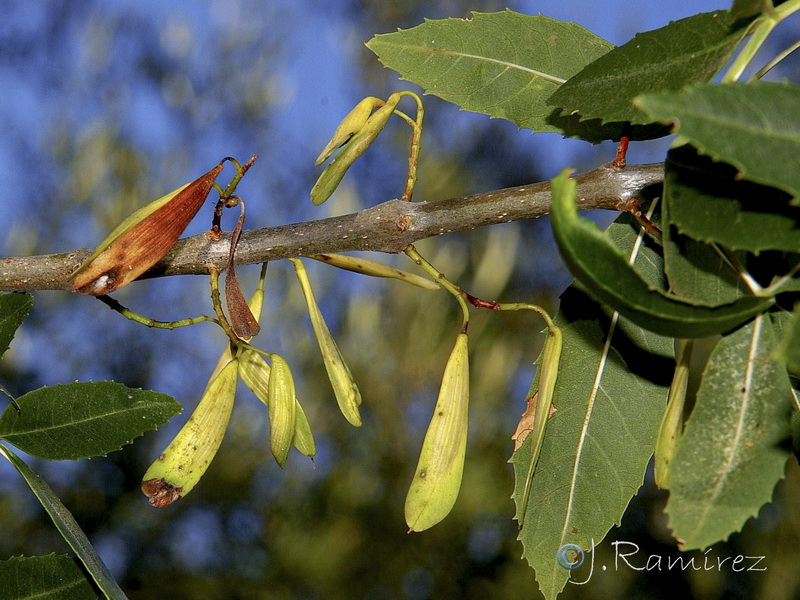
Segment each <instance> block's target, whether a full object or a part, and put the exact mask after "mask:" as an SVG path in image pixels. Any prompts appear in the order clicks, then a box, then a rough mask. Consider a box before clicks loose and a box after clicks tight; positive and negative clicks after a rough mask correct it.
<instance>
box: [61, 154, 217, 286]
mask: <svg viewBox="0 0 800 600" xmlns="http://www.w3.org/2000/svg"><path fill="white" fill-rule="evenodd" d="M220 171H222V164H221V163H220V164H219V165H217V166H216V167H214V168H213V169H211V170H210V171H209V172H208V173H206V174H205V175H203V176H201V177H198V178H197V179H196V180H194V181H193V182H192V183H188V184H186V185H184V186H182V187H180V188H178V189H177V190H175V191H173V192H170V193H169V194H167V195H166V196H163V197H161V198H159V199H158V200H155V201H154V202H151V203H150V204H148V205H147V206H145V207H143V208H140V209H139V210H137V211H136V212H134V213H133V214H132V215H131V216H129V217H128V218H127V219H125V220H124V221H123V222H122V223H120V224H119V225H118V226H117V227H116V228H115V229H114V230H113V231H112V232H111V233H110V234H108V236H106V238H105V239H104V240H103V241H102V242H101V243H100V245H99V246H97V248H96V249H95V251H94V252H93V253H92V254H91V256H89V258H87V259H86V260H85V261H84V262H83V263H82V264H81V265H80V266H79V267H78V268H77V269H75V271H74V272H73V273H72V275H71V276H70V278H71V279H72V280H73V281H72V289H73V290H75V291H76V292H78V293H79V294H87V295H90V296H102V295H104V294H110V293H111V292H113V291H115V290H118V289H119V288H121V287H122V286H124V285H127V284H128V283H130V282H131V281H133V280H134V279H136V278H137V277H139V276H140V275H141V274H142V273H144V272H145V271H147V270H148V269H149V268H150V267H152V266H153V265H154V264H156V263H157V262H158V261H159V260H161V259H162V258H163V257H164V255H165V254H166V253H167V252H168V251H169V249H170V248H172V246H173V245H174V244H175V242H176V241H177V240H178V238H179V237H180V235H181V233H183V230H184V229H186V226H187V225H189V221H191V220H192V219H193V218H194V216H195V215H196V214H197V211H198V210H200V207H201V206H203V202H205V199H206V197H207V196H208V193H209V192H210V191H211V187H212V185H213V184H214V180H215V179H216V178H217V176H218V175H219V173H220Z"/></svg>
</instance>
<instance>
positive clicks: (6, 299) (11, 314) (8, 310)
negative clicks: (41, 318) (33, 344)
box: [0, 294, 33, 356]
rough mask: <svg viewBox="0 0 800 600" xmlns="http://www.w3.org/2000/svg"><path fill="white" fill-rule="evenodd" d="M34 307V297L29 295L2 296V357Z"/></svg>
mask: <svg viewBox="0 0 800 600" xmlns="http://www.w3.org/2000/svg"><path fill="white" fill-rule="evenodd" d="M32 305H33V296H31V295H29V294H0V356H2V355H3V354H5V352H6V350H8V346H9V345H10V344H11V340H13V339H14V333H15V332H16V331H17V329H18V328H19V326H20V325H22V322H23V321H24V320H25V318H26V317H27V316H28V313H29V312H30V310H31V306H32Z"/></svg>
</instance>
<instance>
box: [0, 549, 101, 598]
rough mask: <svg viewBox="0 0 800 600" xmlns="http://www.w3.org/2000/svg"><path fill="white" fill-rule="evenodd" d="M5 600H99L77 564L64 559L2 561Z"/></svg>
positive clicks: (59, 556) (24, 557) (28, 557)
mask: <svg viewBox="0 0 800 600" xmlns="http://www.w3.org/2000/svg"><path fill="white" fill-rule="evenodd" d="M0 581H2V582H3V598H4V600H33V599H34V598H35V599H36V600H96V598H97V594H96V593H95V591H94V589H93V588H92V586H91V584H90V583H89V582H88V581H87V580H86V577H85V576H84V575H83V571H81V569H80V567H79V566H78V565H77V564H76V563H75V560H74V559H72V558H70V557H69V556H65V555H58V554H49V555H47V556H15V557H12V558H10V559H8V560H0Z"/></svg>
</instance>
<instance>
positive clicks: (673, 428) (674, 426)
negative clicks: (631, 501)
mask: <svg viewBox="0 0 800 600" xmlns="http://www.w3.org/2000/svg"><path fill="white" fill-rule="evenodd" d="M693 345H694V343H693V340H689V339H681V340H678V356H677V364H676V365H675V375H673V377H672V385H670V388H669V396H668V397H667V410H666V411H664V416H663V417H662V418H661V425H660V427H659V428H658V436H657V437H656V447H655V459H654V462H653V475H654V477H655V481H656V485H657V486H658V487H659V488H661V489H667V488H669V481H670V475H671V473H672V471H671V469H670V464H671V463H672V459H673V458H675V453H676V452H677V450H678V443H679V442H680V439H681V435H682V434H683V414H684V410H685V407H686V388H687V386H688V383H689V367H690V363H691V358H692V346H693Z"/></svg>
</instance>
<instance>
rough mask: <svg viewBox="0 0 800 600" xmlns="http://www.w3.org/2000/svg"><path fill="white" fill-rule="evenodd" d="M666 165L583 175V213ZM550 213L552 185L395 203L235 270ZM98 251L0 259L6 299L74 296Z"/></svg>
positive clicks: (275, 238) (195, 240)
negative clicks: (75, 275)
mask: <svg viewBox="0 0 800 600" xmlns="http://www.w3.org/2000/svg"><path fill="white" fill-rule="evenodd" d="M663 171H664V165H663V164H662V163H656V164H647V165H628V166H627V167H624V168H622V169H618V168H615V167H613V166H612V165H611V164H608V165H603V166H602V167H599V168H597V169H595V170H593V171H590V172H588V173H584V174H582V175H578V176H577V177H576V178H575V179H576V181H577V183H578V186H577V193H578V208H579V209H580V210H589V209H609V210H626V209H627V208H628V207H629V206H631V204H632V203H634V202H637V201H641V200H644V199H645V196H646V195H647V194H648V190H653V189H657V187H658V186H659V185H660V184H661V182H662V179H663ZM549 212H550V184H549V182H542V183H534V184H531V185H524V186H520V187H515V188H508V189H503V190H497V191H494V192H487V193H483V194H475V195H472V196H463V197H459V198H449V199H447V200H439V201H434V202H403V201H400V200H389V201H388V202H384V203H383V204H379V205H377V206H374V207H372V208H367V209H365V210H362V211H359V212H357V213H351V214H347V215H342V216H339V217H331V218H328V219H320V220H316V221H306V222H304V223H295V224H292V225H280V226H277V227H267V228H264V229H255V230H250V231H245V232H243V233H242V236H241V238H240V240H239V244H238V246H237V249H236V264H237V265H244V264H253V263H262V262H265V261H269V260H277V259H281V258H291V257H295V256H305V255H309V254H322V253H331V252H346V251H349V250H369V251H375V252H388V253H397V252H401V251H402V250H403V249H404V248H405V247H406V246H408V245H409V244H411V243H413V242H415V241H417V240H420V239H424V238H429V237H434V236H437V235H442V234H445V233H451V232H455V231H465V230H469V229H475V228H477V227H485V226H487V225H493V224H495V223H505V222H509V221H517V220H521V219H535V218H538V217H541V216H543V215H546V214H549ZM229 243H230V234H229V233H223V235H222V237H221V238H220V240H219V241H213V240H212V239H211V237H210V236H209V234H208V233H202V234H199V235H195V236H193V237H190V238H185V239H182V240H178V242H177V243H176V244H175V245H174V246H173V247H172V249H171V250H170V251H169V252H168V253H167V255H166V256H165V257H164V258H163V259H162V260H161V261H160V262H159V263H158V264H156V265H155V266H154V267H153V268H152V269H150V271H148V272H147V273H145V275H144V276H143V277H166V276H170V275H190V274H194V275H197V274H206V273H208V268H209V266H213V267H216V268H217V269H220V270H221V269H223V268H224V267H225V264H226V262H227V257H228V251H229ZM89 254H91V250H89V249H88V248H83V249H80V250H75V251H72V252H66V253H62V254H48V255H39V256H27V257H14V258H2V259H0V291H33V290H71V289H72V288H71V285H70V281H69V276H70V274H71V273H72V271H73V270H74V269H75V268H76V267H77V266H78V265H79V264H80V263H81V262H83V260H84V259H86V258H87V257H88V256H89Z"/></svg>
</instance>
